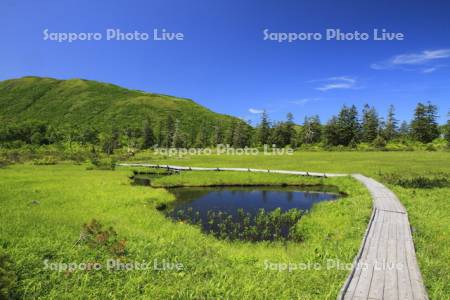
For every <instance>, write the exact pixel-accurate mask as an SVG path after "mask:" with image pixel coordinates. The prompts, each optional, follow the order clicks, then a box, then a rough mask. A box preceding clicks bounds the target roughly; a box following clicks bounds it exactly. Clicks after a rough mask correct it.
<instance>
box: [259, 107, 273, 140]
mask: <svg viewBox="0 0 450 300" xmlns="http://www.w3.org/2000/svg"><path fill="white" fill-rule="evenodd" d="M270 131H271V128H270V121H269V117H268V116H267V113H266V111H263V113H262V114H261V122H260V123H259V126H258V142H259V143H260V144H261V145H264V144H269V143H270V140H269V138H270Z"/></svg>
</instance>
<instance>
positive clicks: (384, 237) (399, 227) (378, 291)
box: [338, 174, 428, 300]
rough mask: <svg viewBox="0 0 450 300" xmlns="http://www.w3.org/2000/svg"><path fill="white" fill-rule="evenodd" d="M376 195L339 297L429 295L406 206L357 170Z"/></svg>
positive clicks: (378, 297)
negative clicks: (417, 255)
mask: <svg viewBox="0 0 450 300" xmlns="http://www.w3.org/2000/svg"><path fill="white" fill-rule="evenodd" d="M353 177H354V178H355V179H356V180H358V181H360V182H361V183H363V184H364V185H365V186H366V187H367V189H368V190H369V191H370V193H371V195H372V198H373V212H372V217H371V219H370V222H369V225H368V227H367V230H366V234H365V235H364V238H363V242H362V245H361V248H360V251H359V253H358V255H357V256H356V258H355V262H354V268H353V270H352V271H351V273H350V275H349V277H348V279H347V281H346V282H345V284H344V286H343V287H342V289H341V292H340V294H339V296H338V299H355V300H360V299H389V300H390V299H428V296H427V293H426V290H425V287H424V285H423V281H422V276H421V274H420V270H419V266H418V264H417V259H416V253H415V249H414V244H413V240H412V235H411V228H410V225H409V221H408V214H407V212H406V209H405V208H404V207H403V205H402V204H401V203H400V201H399V200H398V199H397V197H396V196H395V194H394V193H393V192H392V191H390V190H389V189H388V188H386V187H385V186H384V185H382V184H381V183H379V182H377V181H375V180H374V179H372V178H369V177H365V176H363V175H360V174H355V175H353Z"/></svg>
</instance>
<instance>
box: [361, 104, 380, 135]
mask: <svg viewBox="0 0 450 300" xmlns="http://www.w3.org/2000/svg"><path fill="white" fill-rule="evenodd" d="M379 126H380V121H379V119H378V114H377V111H376V110H375V108H374V107H370V106H369V105H368V104H366V105H364V109H363V120H362V132H361V133H362V140H363V141H364V142H367V143H371V142H373V140H375V138H376V137H377V136H378V129H379Z"/></svg>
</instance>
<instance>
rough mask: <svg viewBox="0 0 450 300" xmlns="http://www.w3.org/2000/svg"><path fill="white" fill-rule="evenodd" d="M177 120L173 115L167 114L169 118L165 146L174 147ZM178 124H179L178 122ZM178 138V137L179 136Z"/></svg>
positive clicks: (166, 126)
mask: <svg viewBox="0 0 450 300" xmlns="http://www.w3.org/2000/svg"><path fill="white" fill-rule="evenodd" d="M175 122H176V120H174V118H173V117H172V115H168V116H167V120H166V124H165V131H164V133H165V138H164V140H165V146H166V147H174V139H173V136H174V134H175V129H176V128H175ZM177 125H179V124H178V123H177ZM177 138H178V137H177Z"/></svg>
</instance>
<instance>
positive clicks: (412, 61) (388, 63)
mask: <svg viewBox="0 0 450 300" xmlns="http://www.w3.org/2000/svg"><path fill="white" fill-rule="evenodd" d="M446 58H450V49H438V50H424V51H422V52H419V53H405V54H399V55H396V56H394V57H391V58H390V59H388V60H385V61H382V62H378V63H374V64H372V65H371V66H370V67H371V68H372V69H374V70H386V69H395V68H402V67H415V66H418V65H431V67H430V68H427V69H425V70H428V72H427V71H425V70H423V72H424V73H430V72H433V71H435V70H436V68H434V67H435V66H433V65H432V64H433V63H434V62H435V61H436V60H442V59H446ZM433 68H434V69H433Z"/></svg>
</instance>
